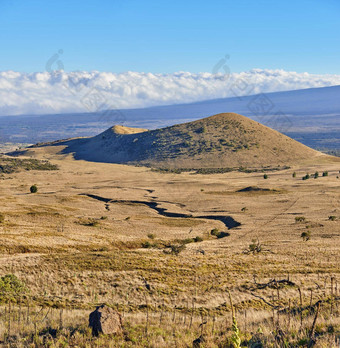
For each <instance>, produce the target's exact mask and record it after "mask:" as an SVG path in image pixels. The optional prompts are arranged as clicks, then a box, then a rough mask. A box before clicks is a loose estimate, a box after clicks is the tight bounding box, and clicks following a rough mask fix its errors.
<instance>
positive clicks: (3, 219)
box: [0, 213, 5, 224]
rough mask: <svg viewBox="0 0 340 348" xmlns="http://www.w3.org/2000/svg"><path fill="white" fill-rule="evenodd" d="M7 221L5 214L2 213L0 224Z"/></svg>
mask: <svg viewBox="0 0 340 348" xmlns="http://www.w3.org/2000/svg"><path fill="white" fill-rule="evenodd" d="M4 222H5V215H4V214H2V213H0V224H3V223H4Z"/></svg>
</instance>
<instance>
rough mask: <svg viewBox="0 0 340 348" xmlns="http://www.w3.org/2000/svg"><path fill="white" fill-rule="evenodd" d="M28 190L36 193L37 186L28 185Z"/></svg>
mask: <svg viewBox="0 0 340 348" xmlns="http://www.w3.org/2000/svg"><path fill="white" fill-rule="evenodd" d="M30 192H31V193H37V192H38V186H37V185H35V184H34V185H32V186H31V187H30Z"/></svg>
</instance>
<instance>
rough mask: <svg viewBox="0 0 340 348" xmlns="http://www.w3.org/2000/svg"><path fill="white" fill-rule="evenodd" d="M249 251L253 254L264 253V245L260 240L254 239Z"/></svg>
mask: <svg viewBox="0 0 340 348" xmlns="http://www.w3.org/2000/svg"><path fill="white" fill-rule="evenodd" d="M249 251H250V252H251V253H253V254H256V253H260V252H261V251H262V245H261V243H260V241H259V240H256V239H253V240H252V243H251V244H249Z"/></svg>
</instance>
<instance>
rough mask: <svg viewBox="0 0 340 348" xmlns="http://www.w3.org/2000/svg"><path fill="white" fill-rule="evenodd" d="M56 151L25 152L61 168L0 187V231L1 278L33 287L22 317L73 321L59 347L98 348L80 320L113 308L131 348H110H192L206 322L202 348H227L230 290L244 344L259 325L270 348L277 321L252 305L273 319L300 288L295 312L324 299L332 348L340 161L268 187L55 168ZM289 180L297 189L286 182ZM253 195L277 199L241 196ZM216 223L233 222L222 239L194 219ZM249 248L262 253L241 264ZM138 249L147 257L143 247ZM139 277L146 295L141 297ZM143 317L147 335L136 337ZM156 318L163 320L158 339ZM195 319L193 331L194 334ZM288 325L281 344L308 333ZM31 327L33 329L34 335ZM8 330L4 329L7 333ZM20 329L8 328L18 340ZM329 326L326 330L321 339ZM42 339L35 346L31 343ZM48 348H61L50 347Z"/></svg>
mask: <svg viewBox="0 0 340 348" xmlns="http://www.w3.org/2000/svg"><path fill="white" fill-rule="evenodd" d="M56 152H58V149H57V148H56V147H53V148H38V149H34V150H33V149H32V150H31V154H32V155H34V156H35V157H36V158H40V159H49V160H50V161H51V162H52V163H54V164H57V165H58V166H59V167H60V169H59V170H58V171H53V172H52V171H51V172H41V171H34V172H33V171H29V172H19V173H13V174H10V175H7V176H4V177H3V178H2V180H1V183H0V185H1V193H0V194H1V202H2V206H1V213H2V214H3V215H4V222H2V223H0V251H1V258H0V270H1V274H2V275H4V274H9V273H14V274H15V275H16V276H17V277H18V278H19V279H21V280H22V281H23V282H25V284H26V285H27V287H28V288H29V289H30V293H29V296H28V297H27V298H26V297H25V298H22V299H21V300H22V302H23V304H22V306H23V307H24V306H26V301H29V302H30V306H31V308H35V306H43V307H44V308H46V309H44V311H45V313H46V312H47V308H49V307H56V308H64V309H65V311H68V312H67V313H68V315H69V316H70V317H71V318H72V315H74V317H73V320H72V319H71V320H70V322H68V323H65V324H64V326H65V328H64V329H65V330H66V331H67V330H68V329H70V330H71V331H72V325H73V326H77V325H78V326H77V327H78V328H79V332H80V333H81V335H83V336H81V337H83V338H81V337H78V336H77V337H78V338H71V337H69V336H67V332H70V331H67V332H66V331H65V332H64V333H63V334H60V335H61V336H60V337H59V338H58V339H61V337H64V336H65V337H66V338H65V339H67V340H68V342H69V344H70V345H71V343H70V342H73V343H72V344H73V345H74V346H77V345H78V346H81V347H83V346H84V347H85V346H86V344H88V346H90V345H91V344H93V345H94V346H95V344H97V345H98V344H99V346H100V342H101V341H95V340H92V339H91V338H90V336H89V335H88V333H87V331H86V319H87V315H88V313H89V311H90V310H92V309H93V308H94V307H95V306H96V305H98V304H100V303H108V304H110V305H112V306H115V307H117V308H118V309H120V310H121V311H122V312H123V313H126V314H125V315H126V320H127V322H128V323H129V324H127V325H128V330H130V331H129V332H130V336H131V337H132V341H129V342H127V341H124V339H123V338H116V339H115V340H116V341H115V340H113V341H112V342H113V343H112V342H111V343H110V344H112V346H115V345H114V344H116V346H119V344H123V343H122V342H123V341H124V345H125V346H145V347H147V346H154V347H162V346H164V347H165V346H178V347H184V346H188V345H190V344H191V342H192V340H193V339H194V338H197V337H198V336H199V334H200V328H199V325H200V323H201V321H202V313H203V317H204V318H207V322H208V323H207V325H206V328H205V330H208V332H209V334H206V336H207V340H208V343H207V345H206V346H207V347H218V346H220V347H222V346H223V342H222V341H223V339H224V340H226V339H227V338H226V337H227V336H228V335H229V336H230V332H229V331H226V330H227V328H228V327H230V325H231V324H230V323H231V320H230V314H229V312H230V305H229V302H228V298H227V294H226V289H230V291H231V294H232V297H233V300H234V304H235V307H236V310H237V313H238V314H237V317H238V320H239V325H240V329H241V332H242V339H243V340H245V341H247V342H249V340H250V339H251V337H252V334H251V332H253V335H254V333H255V332H256V331H257V330H258V328H259V327H261V328H262V330H263V335H264V336H265V337H266V339H268V342H269V343H268V345H267V346H268V347H271V346H273V347H274V346H275V345H274V343H273V342H275V338H274V336H273V332H274V331H275V327H276V325H273V324H272V323H271V321H272V316H273V311H272V308H271V307H270V306H269V305H268V304H266V303H265V302H264V301H263V300H261V299H260V298H259V297H261V298H263V299H265V300H266V301H267V302H270V303H272V304H274V305H275V306H278V307H279V308H281V309H283V308H287V307H288V306H289V302H290V304H291V307H292V308H296V309H298V308H300V297H299V292H298V287H300V289H301V292H302V305H303V307H308V305H309V303H310V301H311V295H312V303H313V304H314V303H315V302H316V301H318V300H324V301H325V302H324V304H323V311H322V314H321V316H320V318H319V319H318V320H319V325H320V327H319V328H318V329H319V330H320V332H321V333H322V335H321V334H320V337H319V340H318V346H319V347H323V346H324V347H333V346H332V345H333V344H335V343H334V342H335V339H336V335H339V318H338V313H339V312H338V307H337V306H338V302H337V301H336V299H335V298H336V296H339V287H338V282H339V280H340V278H339V251H340V250H339V249H340V243H339V242H340V230H339V221H340V208H339V203H340V190H339V187H340V185H339V183H340V179H338V178H337V176H338V175H339V170H340V163H339V162H337V161H335V160H334V161H333V160H332V159H331V158H324V159H323V160H322V161H321V162H320V163H319V164H315V163H313V161H309V162H308V161H307V160H306V161H304V162H303V163H301V164H300V165H299V166H295V167H292V168H291V169H289V170H283V171H277V172H272V173H271V172H269V173H268V176H269V178H268V179H267V180H264V179H263V173H239V172H230V173H225V174H212V175H193V174H192V173H181V174H171V173H165V174H164V173H158V172H153V171H151V170H150V169H147V168H143V167H132V166H123V165H115V164H102V163H91V162H85V161H75V160H73V159H72V157H71V156H68V157H67V156H66V157H64V158H62V159H61V157H60V156H59V155H56ZM326 170H327V171H328V173H329V175H328V176H327V177H319V178H318V179H313V178H312V179H309V180H306V181H302V180H301V177H302V176H303V175H305V174H306V173H310V174H311V173H314V172H315V171H319V173H322V172H323V171H326ZM294 171H295V172H296V173H297V176H296V178H293V177H292V173H293V172H294ZM33 183H34V184H37V186H38V188H39V190H38V193H37V194H30V193H29V187H30V186H31V185H32V184H33ZM248 186H257V187H260V188H268V189H275V190H277V192H273V191H269V192H270V194H268V191H264V192H265V194H263V193H264V192H261V191H260V192H259V193H257V192H252V193H240V192H237V191H238V190H240V189H242V188H245V187H248ZM225 193H227V194H225ZM86 194H88V195H93V196H98V197H97V198H91V197H89V196H86ZM103 199H104V200H103ZM105 199H108V200H112V202H110V201H105ZM114 201H117V202H114ZM136 201H138V202H156V203H158V206H159V207H160V208H164V209H166V211H167V212H171V213H177V214H186V215H188V216H190V215H191V217H189V218H183V217H165V216H161V215H160V214H159V213H158V212H157V211H156V210H155V209H152V208H150V207H148V206H147V205H145V204H140V203H138V204H137V203H134V202H136ZM242 208H246V209H242ZM211 215H218V216H231V217H232V218H233V219H235V220H236V221H238V222H240V223H241V225H240V226H239V227H236V228H233V229H230V230H227V228H226V227H225V226H224V225H223V223H222V222H221V221H218V220H211V219H205V218H202V216H211ZM198 216H201V217H200V218H196V217H198ZM297 216H304V217H305V221H303V222H300V223H299V222H296V221H295V217H297ZM329 216H336V220H335V221H331V220H329ZM214 228H216V229H218V230H220V231H224V232H228V233H230V236H229V237H225V238H220V239H217V238H216V237H214V236H211V235H210V231H211V230H212V229H214ZM304 231H310V232H311V240H309V241H308V242H304V241H303V240H302V238H301V233H302V232H304ZM150 234H152V235H153V239H151V238H150V237H148V235H150ZM196 236H200V237H202V238H203V239H204V241H203V242H198V243H190V244H187V245H186V248H185V250H183V251H182V252H181V253H180V254H179V255H178V256H176V255H171V254H165V253H164V252H163V251H164V247H162V246H161V245H164V243H178V240H185V239H190V238H193V237H196ZM253 239H258V240H259V241H260V243H262V245H263V249H265V250H269V251H268V252H266V251H265V250H264V251H263V252H261V253H259V254H255V255H253V254H251V253H250V254H245V253H243V251H244V250H245V249H246V248H248V246H249V244H251V243H252V240H253ZM146 241H148V242H150V243H151V244H155V247H150V248H147V249H146V248H142V247H141V245H142V243H145V242H146ZM162 243H163V244H162ZM202 251H204V254H203V253H202ZM288 277H289V279H290V280H291V281H292V282H294V283H295V284H296V285H295V286H284V287H282V288H280V290H279V292H278V291H277V289H275V288H270V287H266V288H264V289H259V288H257V287H256V284H255V281H256V283H258V284H265V283H267V282H269V281H270V280H271V279H274V278H275V279H277V280H280V279H287V278H288ZM331 278H333V280H332V282H333V288H332V289H331ZM143 279H146V281H147V282H148V284H150V287H151V290H150V291H147V290H146V288H145V283H144V280H143ZM311 290H312V291H311ZM254 295H255V296H254ZM332 295H333V297H332ZM256 296H259V297H256ZM331 298H332V299H333V301H334V302H333V305H332V304H331V302H330V301H331ZM327 301H328V302H327ZM193 302H194V305H193ZM146 305H147V306H146ZM6 306H7V305H6ZM331 306H333V307H332V314H331ZM147 308H149V316H150V318H151V319H150V322H149V323H148V328H149V330H150V332H149V336H145V326H146V313H147ZM162 308H164V309H163V310H162ZM3 310H5V307H4V308H3ZM17 310H18V309H17ZM58 311H59V309H58ZM58 311H57V310H55V312H53V313H54V314H52V313H50V314H49V315H48V316H47V319H46V320H47V321H48V320H50V321H49V322H45V321H44V322H42V323H41V324H39V330H43V328H44V327H47V326H49V325H50V326H53V325H54V326H56V325H57V317H58V315H59V314H58V313H59V312H58ZM163 311H164V313H167V314H166V318H165V319H164V323H162V325H160V328H159V330H160V331H157V323H158V321H159V319H160V316H161V313H162V312H163ZM72 313H73V314H72ZM79 313H80V314H79ZM174 313H175V314H174ZM174 315H175V319H174V320H173V319H172V318H173V316H174ZM191 315H193V322H194V324H192V327H191V328H189V320H190V316H191ZM245 315H246V316H247V321H246V323H247V324H245V323H244V320H245V319H244V316H245ZM276 316H277V311H274V318H276ZM4 318H5V317H4ZM39 318H40V315H39ZM184 318H186V319H184ZM204 318H203V319H204ZM214 318H215V319H214ZM184 320H186V324H185V325H182V324H183V321H184ZM214 320H215V321H214ZM290 320H291V324H290V325H291V327H290V329H289V330H290V331H289V332H290V333H289V335H288V336H289V337H288V336H287V337H288V338H289V340H290V342H298V340H299V339H301V340H302V339H303V337H306V335H307V336H308V334H306V332H305V331H304V332H301V331H299V328H298V324H299V320H300V318H299V315H292V316H291V319H290ZM312 320H313V312H311V313H310V314H309V310H308V308H307V309H306V311H305V312H304V319H303V327H304V330H305V329H306V330H307V329H308V328H310V326H311V321H312ZM65 321H66V319H65ZM287 321H288V316H287V315H285V314H281V324H280V325H281V327H282V328H283V329H284V331H285V332H287V325H288V324H287ZM32 322H33V318H32V319H30V324H29V325H30V327H31V326H32ZM6 323H7V321H6V319H3V322H2V333H3V334H5V333H6V332H7V331H6V330H7V329H6V328H7V326H6V325H7V324H6ZM15 323H17V321H16V320H14V321H13V326H12V331H13V333H16V334H19V333H20V332H21V331H20V328H15V325H18V324H15ZM181 323H182V324H181ZM213 323H215V324H213ZM213 325H215V328H214V329H213V327H212V326H213ZM158 326H159V325H158ZM331 326H332V327H334V330H335V331H334V333H331V334H326V332H327V330H331V329H330V327H331ZM214 330H215V331H214ZM307 331H308V330H307ZM24 332H26V331H23V332H21V335H22V336H25V335H24ZM27 332H32V328H31V329H29V328H27ZM131 332H132V333H131ZM294 332H295V336H294ZM77 335H78V334H77ZM293 336H294V337H293ZM42 337H43V334H41V335H38V336H37V338H36V340H37V342H38V341H39V340H42V339H43V338H42ZM84 337H85V338H86V339H85V338H84ZM288 338H287V339H288ZM100 339H104V338H100ZM332 339H333V341H332ZM72 340H73V341H72ZM117 340H118V341H119V340H121V341H119V342H120V343H117V342H118V341H117ZM323 340H324V341H325V342H328V343H322V342H323ZM17 342H19V338H18V340H17ZM39 342H40V341H39ZM39 342H38V343H39ZM103 342H104V341H103ZM105 342H108V341H105ZM150 342H151V343H152V344H151V343H150ZM219 342H220V343H219ZM221 342H222V343H221ZM329 342H331V343H329ZM38 343H37V345H36V346H44V345H43V344H45V343H46V342H45V343H43V342H40V343H39V344H40V345H39V344H38ZM22 344H24V343H22ZM54 344H55V345H56V346H58V347H59V346H61V343H58V344H57V343H56V341H54ZM105 344H107V346H109V345H108V344H109V343H105ZM148 344H149V345H148ZM225 344H226V343H225ZM322 344H323V345H322ZM327 344H328V346H327ZM12 346H13V345H12ZM14 346H15V345H14ZM17 346H19V345H17ZM23 346H24V345H23ZM121 346H123V345H121ZM224 346H225V347H227V345H224ZM334 347H335V345H334Z"/></svg>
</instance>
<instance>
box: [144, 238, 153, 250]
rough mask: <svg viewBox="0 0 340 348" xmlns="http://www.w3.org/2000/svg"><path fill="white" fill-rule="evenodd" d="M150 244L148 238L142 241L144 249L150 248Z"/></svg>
mask: <svg viewBox="0 0 340 348" xmlns="http://www.w3.org/2000/svg"><path fill="white" fill-rule="evenodd" d="M152 246H153V245H152V244H151V243H150V242H149V241H148V240H147V241H146V242H143V243H142V248H144V249H149V248H152Z"/></svg>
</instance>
